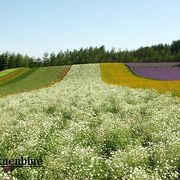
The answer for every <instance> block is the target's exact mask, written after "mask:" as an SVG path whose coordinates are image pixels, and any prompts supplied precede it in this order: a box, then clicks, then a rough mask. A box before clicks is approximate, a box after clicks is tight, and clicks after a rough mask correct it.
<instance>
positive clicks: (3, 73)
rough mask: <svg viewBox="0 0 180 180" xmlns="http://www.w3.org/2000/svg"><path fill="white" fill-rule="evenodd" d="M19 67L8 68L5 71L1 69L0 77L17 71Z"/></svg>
mask: <svg viewBox="0 0 180 180" xmlns="http://www.w3.org/2000/svg"><path fill="white" fill-rule="evenodd" d="M16 70H17V68H14V69H6V70H4V71H0V78H2V77H4V76H7V75H9V74H11V73H13V72H14V71H16Z"/></svg>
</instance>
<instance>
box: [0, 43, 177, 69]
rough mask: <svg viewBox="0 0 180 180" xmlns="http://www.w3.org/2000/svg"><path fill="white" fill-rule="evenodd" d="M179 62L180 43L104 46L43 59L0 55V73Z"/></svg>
mask: <svg viewBox="0 0 180 180" xmlns="http://www.w3.org/2000/svg"><path fill="white" fill-rule="evenodd" d="M179 60H180V40H178V41H173V42H172V44H171V45H168V44H158V45H154V46H150V47H140V48H139V49H137V50H130V51H128V50H123V51H121V50H118V51H116V50H115V48H112V50H110V51H108V50H106V49H105V46H101V47H89V48H81V49H79V50H73V51H70V50H68V49H67V50H66V51H64V52H63V51H60V52H59V53H57V54H55V53H51V54H48V53H47V52H45V53H44V55H43V57H42V58H41V59H40V58H34V57H29V56H27V55H25V56H23V55H21V54H17V55H15V54H14V53H12V54H10V53H8V52H6V53H3V54H1V55H0V70H4V69H7V68H16V67H30V68H32V67H38V66H57V65H67V64H86V63H101V62H169V61H174V62H176V61H177V62H178V61H179Z"/></svg>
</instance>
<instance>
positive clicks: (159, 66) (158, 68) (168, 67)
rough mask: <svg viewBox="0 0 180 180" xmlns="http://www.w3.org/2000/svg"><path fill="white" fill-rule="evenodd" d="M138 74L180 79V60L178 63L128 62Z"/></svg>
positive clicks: (155, 77)
mask: <svg viewBox="0 0 180 180" xmlns="http://www.w3.org/2000/svg"><path fill="white" fill-rule="evenodd" d="M126 65H127V66H128V67H129V68H130V69H131V70H132V71H133V72H134V73H135V74H136V75H138V76H143V77H145V78H151V79H157V80H168V81H172V80H173V81H175V80H180V62H179V63H178V62H176V63H173V62H172V63H169V62H168V63H126Z"/></svg>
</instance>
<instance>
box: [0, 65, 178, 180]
mask: <svg viewBox="0 0 180 180" xmlns="http://www.w3.org/2000/svg"><path fill="white" fill-rule="evenodd" d="M0 122H1V126H0V154H1V157H6V158H11V157H19V156H24V157H25V156H31V157H41V158H42V159H43V167H40V168H15V169H14V170H13V171H12V172H11V173H10V174H6V173H4V172H3V170H2V169H1V171H0V178H1V179H4V180H5V179H7V176H9V177H11V178H14V179H22V180H24V179H27V180H28V179H29V180H31V179H35V180H38V179H47V180H54V179H58V180H61V179H62V180H63V179H69V180H73V179H74V180H76V179H77V180H79V179H83V180H85V179H87V180H89V179H97V180H99V179H107V180H109V179H138V180H148V179H149V180H151V179H179V178H180V153H179V152H180V100H179V98H177V97H172V96H171V95H170V94H161V95H160V94H159V93H157V92H156V91H153V90H143V89H131V88H128V87H117V86H113V85H107V84H105V83H103V82H102V80H101V72H100V67H99V64H94V65H91V64H89V65H73V66H72V67H71V69H70V71H69V72H68V74H67V75H66V76H65V77H64V79H63V80H62V81H61V82H60V83H57V84H55V85H54V86H52V87H49V88H46V89H41V90H38V91H35V92H29V93H21V94H17V95H12V96H8V97H6V98H3V99H1V100H0Z"/></svg>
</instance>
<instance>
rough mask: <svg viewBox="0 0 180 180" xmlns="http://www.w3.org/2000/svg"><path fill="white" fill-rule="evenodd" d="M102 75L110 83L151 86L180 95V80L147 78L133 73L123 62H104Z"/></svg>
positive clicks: (138, 86)
mask: <svg viewBox="0 0 180 180" xmlns="http://www.w3.org/2000/svg"><path fill="white" fill-rule="evenodd" d="M100 67H101V77H102V80H103V81H104V82H106V83H108V84H114V85H120V86H128V87H133V88H151V89H155V90H158V91H160V92H172V93H174V94H176V95H180V81H163V80H162V81H161V80H153V79H146V78H142V77H139V76H136V75H135V74H133V73H132V72H131V71H130V70H129V68H127V67H126V65H124V64H121V63H102V64H101V65H100Z"/></svg>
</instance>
